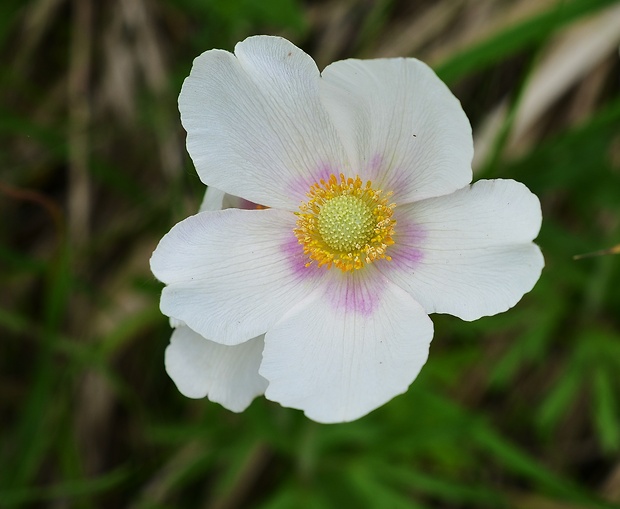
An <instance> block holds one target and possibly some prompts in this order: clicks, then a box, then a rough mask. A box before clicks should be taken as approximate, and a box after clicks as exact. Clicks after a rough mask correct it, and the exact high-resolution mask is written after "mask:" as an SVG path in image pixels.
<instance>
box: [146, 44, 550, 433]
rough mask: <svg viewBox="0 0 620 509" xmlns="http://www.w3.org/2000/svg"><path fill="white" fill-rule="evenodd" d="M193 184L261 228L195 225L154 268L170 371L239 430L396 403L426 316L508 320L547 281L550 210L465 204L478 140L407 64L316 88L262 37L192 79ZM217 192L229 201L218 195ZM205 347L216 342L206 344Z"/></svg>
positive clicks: (188, 105) (307, 67)
mask: <svg viewBox="0 0 620 509" xmlns="http://www.w3.org/2000/svg"><path fill="white" fill-rule="evenodd" d="M179 106H180V110H181V119H182V122H183V125H184V127H185V129H186V130H187V133H188V136H187V148H188V151H189V153H190V155H191V157H192V159H193V161H194V163H195V165H196V169H197V171H198V174H199V175H200V178H201V179H202V181H203V182H204V183H205V184H207V185H209V186H213V188H215V189H219V190H222V191H219V192H218V191H216V190H214V191H213V193H214V194H213V195H212V196H211V198H210V197H209V194H207V199H206V200H205V205H204V207H205V208H206V209H216V208H220V207H221V206H222V199H223V198H224V192H225V193H228V194H229V195H234V196H237V197H242V198H243V199H244V200H247V201H249V202H254V203H258V204H261V205H263V206H265V207H268V208H267V209H265V210H242V209H237V208H229V209H226V210H204V211H202V212H200V213H198V214H197V215H195V216H192V217H189V218H187V219H185V220H184V221H182V222H180V223H179V224H177V225H176V226H175V227H174V228H172V230H171V231H170V232H169V233H168V234H166V235H165V236H164V238H163V239H162V240H161V242H160V243H159V245H158V247H157V249H156V250H155V252H154V253H153V257H152V259H151V268H152V270H153V273H154V274H155V276H156V277H157V278H158V279H160V280H161V281H163V282H164V283H165V284H166V287H165V288H164V289H163V292H162V297H161V310H162V312H163V313H164V314H166V315H168V316H170V317H173V318H174V319H176V320H179V321H180V322H182V323H183V325H181V327H179V328H177V329H176V330H175V332H174V334H173V336H172V342H171V345H170V346H169V348H168V350H167V352H166V367H167V370H168V373H169V374H170V376H171V377H172V378H173V380H174V381H175V382H176V384H177V386H178V387H179V389H180V391H181V392H182V393H183V394H185V395H187V396H189V397H204V396H205V395H207V396H208V397H209V399H211V400H214V401H218V402H219V403H221V404H222V405H224V406H225V407H227V408H230V409H231V410H235V411H240V410H242V409H243V408H245V407H246V406H247V405H248V404H249V403H250V401H251V400H252V399H253V398H254V397H255V396H256V395H257V394H260V393H262V392H263V391H265V396H266V397H267V398H268V399H270V400H273V401H277V402H279V403H280V404H282V405H284V406H288V407H293V408H299V409H302V410H304V411H305V413H306V415H307V416H308V417H310V418H312V419H314V420H317V421H320V422H342V421H350V420H353V419H356V418H358V417H361V416H363V415H365V414H367V413H368V412H370V411H371V410H373V409H375V408H377V407H378V406H380V405H382V404H383V403H385V402H387V401H389V400H390V399H391V398H393V397H394V396H396V395H397V394H401V393H403V392H405V391H406V390H407V388H408V386H409V385H410V384H411V382H412V381H413V380H414V379H415V378H416V376H417V374H418V373H419V371H420V369H421V368H422V366H423V364H424V363H425V362H426V359H427V356H428V349H429V344H430V341H431V339H432V336H433V325H432V322H431V320H430V319H429V317H428V314H429V313H449V314H452V315H455V316H458V317H460V318H462V319H464V320H475V319H477V318H479V317H481V316H487V315H493V314H496V313H499V312H502V311H505V310H507V309H509V308H510V307H512V306H514V305H515V304H516V303H517V302H518V301H519V299H520V298H521V297H522V296H523V294H524V293H526V292H528V291H529V290H531V288H532V287H533V286H534V284H535V282H536V281H537V280H538V277H539V276H540V272H541V270H542V267H543V258H542V255H541V253H540V250H539V248H538V247H537V246H536V245H535V244H533V243H532V240H533V239H534V238H535V237H536V235H537V234H538V231H539V229H540V223H541V211H540V203H539V201H538V199H537V198H536V197H535V196H534V195H533V194H532V193H531V192H530V191H529V190H528V189H527V188H526V187H525V186H523V185H522V184H520V183H517V182H515V181H512V180H486V181H479V182H477V183H475V184H473V185H469V183H470V181H471V178H472V174H471V166H470V164H471V159H472V155H473V143H472V136H471V127H470V125H469V122H468V120H467V117H466V116H465V113H464V112H463V110H462V108H461V106H460V103H459V102H458V100H457V99H456V98H455V97H454V96H453V95H452V94H451V93H450V91H449V90H448V88H447V87H446V86H445V85H444V84H443V83H442V82H441V81H440V80H439V78H437V76H436V75H435V74H434V73H433V71H432V70H431V69H430V68H429V67H428V66H426V65H425V64H423V63H422V62H420V61H418V60H415V59H412V58H406V59H404V58H399V59H381V60H345V61H341V62H335V63H333V64H331V65H329V66H328V67H327V68H326V69H325V70H324V71H323V72H322V73H319V71H318V69H317V67H316V65H315V63H314V62H313V60H312V59H311V58H310V57H309V56H308V55H307V54H305V53H304V52H303V51H301V50H300V49H299V48H297V47H296V46H294V45H293V44H291V43H290V42H288V41H286V40H284V39H281V38H277V37H266V36H258V37H251V38H249V39H246V40H245V41H243V42H241V43H239V44H237V46H236V48H235V53H234V55H233V54H232V53H229V52H226V51H221V50H211V51H207V52H206V53H203V54H202V55H201V56H199V57H198V58H197V59H196V60H195V61H194V66H193V68H192V71H191V74H190V76H189V77H188V78H187V79H186V80H185V83H184V85H183V89H182V91H181V95H180V97H179ZM218 193H219V194H218ZM205 338H208V339H205Z"/></svg>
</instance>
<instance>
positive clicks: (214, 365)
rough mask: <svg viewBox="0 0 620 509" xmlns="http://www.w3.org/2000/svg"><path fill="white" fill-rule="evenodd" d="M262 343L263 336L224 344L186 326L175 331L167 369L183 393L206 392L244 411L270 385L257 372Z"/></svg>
mask: <svg viewBox="0 0 620 509" xmlns="http://www.w3.org/2000/svg"><path fill="white" fill-rule="evenodd" d="M263 347H264V338H263V336H259V337H257V338H253V339H250V340H249V341H246V342H245V343H243V344H241V345H236V346H224V345H220V344H218V343H214V342H213V341H209V340H208V339H205V338H203V337H202V336H201V335H199V334H197V333H195V332H194V331H193V330H191V329H190V328H189V327H184V326H183V327H179V328H177V329H176V330H175V331H174V332H173V333H172V337H171V338H170V345H168V348H166V357H165V363H166V371H167V372H168V375H170V378H172V380H173V381H174V383H175V384H176V386H177V388H178V389H179V392H181V394H183V395H184V396H187V397H188V398H204V397H205V396H206V397H208V398H209V400H211V401H214V402H216V403H219V404H221V405H222V406H224V407H226V408H228V409H229V410H232V411H233V412H242V411H243V410H245V409H246V408H247V407H248V406H249V404H250V403H251V402H252V400H253V399H254V398H255V397H256V396H259V395H261V394H264V392H265V389H266V388H267V380H265V379H264V378H263V377H262V376H260V375H259V374H258V367H259V366H260V363H261V359H262V353H263Z"/></svg>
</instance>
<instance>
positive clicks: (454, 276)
mask: <svg viewBox="0 0 620 509" xmlns="http://www.w3.org/2000/svg"><path fill="white" fill-rule="evenodd" d="M396 211H397V214H396V216H397V227H396V228H397V235H395V237H394V241H395V244H394V245H393V246H390V255H391V256H392V261H391V262H386V263H381V264H377V266H378V268H379V270H381V272H382V273H383V274H385V276H386V277H388V278H389V279H390V280H392V281H394V282H395V283H397V284H398V285H400V286H401V287H402V288H404V289H406V290H407V291H408V292H409V293H410V294H411V295H412V296H413V297H414V298H415V299H416V300H417V301H418V302H419V303H420V304H422V306H424V309H426V311H427V313H448V314H451V315H455V316H458V317H460V318H462V319H464V320H476V319H478V318H480V317H481V316H489V315H494V314H496V313H501V312H502V311H506V310H507V309H509V308H511V307H512V306H514V305H515V304H516V303H517V302H518V301H519V300H520V299H521V297H522V296H523V295H524V294H525V293H527V292H529V291H530V290H531V289H532V288H533V286H534V284H535V283H536V281H537V280H538V278H539V277H540V272H541V270H542V267H543V265H544V260H543V257H542V254H541V252H540V249H539V248H538V246H536V245H535V244H533V243H532V242H531V241H532V240H533V239H534V238H535V237H536V235H537V234H538V231H539V230H540V224H541V221H542V215H541V210H540V202H539V201H538V198H537V197H536V196H535V195H533V194H532V193H531V192H530V191H529V190H528V189H527V187H525V186H524V185H523V184H520V183H519V182H515V181H513V180H481V181H479V182H476V183H475V184H473V185H472V186H471V187H470V186H467V187H466V188H464V189H461V190H459V191H457V192H455V193H453V194H451V195H449V196H442V197H439V198H432V199H429V200H424V201H421V202H417V203H413V204H409V205H406V206H405V207H401V208H399V207H397V208H396Z"/></svg>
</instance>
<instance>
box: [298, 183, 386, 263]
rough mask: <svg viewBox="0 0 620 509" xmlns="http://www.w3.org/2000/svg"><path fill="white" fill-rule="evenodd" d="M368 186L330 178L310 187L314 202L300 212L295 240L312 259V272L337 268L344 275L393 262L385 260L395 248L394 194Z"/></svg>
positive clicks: (310, 198) (301, 208)
mask: <svg viewBox="0 0 620 509" xmlns="http://www.w3.org/2000/svg"><path fill="white" fill-rule="evenodd" d="M382 194H383V192H382V191H381V190H380V189H373V187H372V183H371V182H370V181H368V182H366V185H365V186H364V185H363V183H362V181H361V179H360V178H359V177H355V179H353V178H345V176H344V175H343V174H342V173H341V174H340V181H338V179H337V178H336V176H335V175H330V177H329V179H328V180H327V181H325V180H321V181H320V183H315V184H313V185H312V186H311V187H310V191H309V192H308V194H307V195H308V198H309V200H308V202H306V203H302V204H301V205H300V207H299V210H300V211H299V212H296V214H297V216H298V219H297V228H295V230H294V231H295V235H296V236H297V239H298V240H299V243H300V244H302V245H303V246H304V254H306V255H307V256H308V257H309V258H310V262H308V263H307V264H306V267H309V266H310V265H312V263H313V261H316V262H317V265H318V266H319V267H320V266H322V265H326V266H327V268H328V269H330V268H331V267H332V265H334V266H336V267H338V268H339V269H340V270H342V271H343V272H346V271H350V270H356V269H361V268H362V267H364V265H365V264H367V263H372V262H374V261H375V260H379V259H386V260H391V258H390V257H389V256H387V255H386V254H385V252H386V249H387V247H388V246H390V245H392V244H393V243H394V241H393V240H392V235H393V234H394V225H395V224H396V221H395V220H394V219H392V212H393V209H394V207H395V206H396V205H395V204H393V203H392V204H388V198H389V196H390V195H391V193H386V194H385V195H384V196H382Z"/></svg>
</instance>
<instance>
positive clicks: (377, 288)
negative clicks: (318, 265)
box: [325, 269, 383, 316]
mask: <svg viewBox="0 0 620 509" xmlns="http://www.w3.org/2000/svg"><path fill="white" fill-rule="evenodd" d="M332 270H333V269H332ZM334 275H336V274H334ZM338 276H341V277H336V278H330V279H329V281H328V283H327V288H326V293H325V295H326V297H327V298H328V299H329V300H330V302H331V304H332V305H333V306H334V308H335V309H336V310H338V311H342V312H344V313H358V314H360V315H362V316H370V315H372V314H373V313H374V311H375V309H377V307H378V305H379V301H380V299H381V295H382V293H383V287H382V285H381V281H383V277H382V276H380V275H379V274H375V275H373V277H371V278H368V277H360V276H358V275H357V274H353V273H344V274H338Z"/></svg>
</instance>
